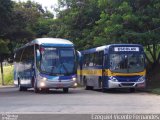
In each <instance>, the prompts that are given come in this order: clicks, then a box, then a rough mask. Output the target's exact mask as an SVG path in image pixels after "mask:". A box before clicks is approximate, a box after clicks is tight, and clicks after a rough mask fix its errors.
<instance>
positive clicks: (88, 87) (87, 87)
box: [85, 85, 93, 90]
mask: <svg viewBox="0 0 160 120" xmlns="http://www.w3.org/2000/svg"><path fill="white" fill-rule="evenodd" d="M85 89H86V90H93V87H92V86H87V85H86V88H85Z"/></svg>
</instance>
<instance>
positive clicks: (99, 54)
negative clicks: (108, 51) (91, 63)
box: [95, 51, 103, 66]
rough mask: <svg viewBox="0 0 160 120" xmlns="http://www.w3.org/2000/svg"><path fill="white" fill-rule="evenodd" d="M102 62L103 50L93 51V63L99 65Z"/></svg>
mask: <svg viewBox="0 0 160 120" xmlns="http://www.w3.org/2000/svg"><path fill="white" fill-rule="evenodd" d="M102 64H103V52H102V51H101V52H96V53H95V65H96V66H101V65H102Z"/></svg>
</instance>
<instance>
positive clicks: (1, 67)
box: [1, 62, 4, 85]
mask: <svg viewBox="0 0 160 120" xmlns="http://www.w3.org/2000/svg"><path fill="white" fill-rule="evenodd" d="M1 76H2V85H4V76H3V62H1Z"/></svg>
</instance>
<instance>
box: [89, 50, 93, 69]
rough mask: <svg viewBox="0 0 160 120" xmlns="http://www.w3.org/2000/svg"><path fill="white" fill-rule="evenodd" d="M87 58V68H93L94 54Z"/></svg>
mask: <svg viewBox="0 0 160 120" xmlns="http://www.w3.org/2000/svg"><path fill="white" fill-rule="evenodd" d="M88 58H89V66H93V65H94V54H93V53H92V54H90V56H89V57H88Z"/></svg>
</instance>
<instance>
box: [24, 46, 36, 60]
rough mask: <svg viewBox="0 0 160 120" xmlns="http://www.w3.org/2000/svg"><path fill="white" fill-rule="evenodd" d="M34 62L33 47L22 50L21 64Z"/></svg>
mask: <svg viewBox="0 0 160 120" xmlns="http://www.w3.org/2000/svg"><path fill="white" fill-rule="evenodd" d="M31 60H34V46H29V47H26V48H25V49H23V55H22V58H21V61H22V62H27V61H31Z"/></svg>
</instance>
